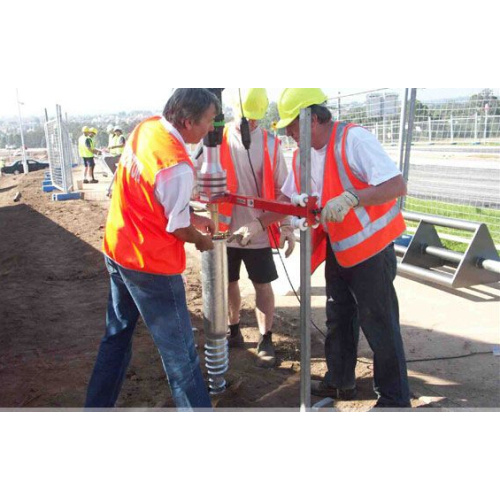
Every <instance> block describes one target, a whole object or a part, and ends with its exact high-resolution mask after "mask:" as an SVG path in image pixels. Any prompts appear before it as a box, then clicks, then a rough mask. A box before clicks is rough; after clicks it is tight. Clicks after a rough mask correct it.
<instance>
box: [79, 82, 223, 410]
mask: <svg viewBox="0 0 500 500" xmlns="http://www.w3.org/2000/svg"><path fill="white" fill-rule="evenodd" d="M219 110H220V102H219V100H218V99H217V97H215V95H214V94H212V93H210V92H209V91H208V90H206V89H201V88H198V89H176V90H175V92H174V93H173V95H172V96H171V98H170V99H169V100H168V102H167V105H166V106H165V109H164V112H163V116H153V117H151V118H148V119H146V120H144V121H142V122H141V123H140V124H139V125H137V127H136V128H135V129H134V131H133V132H132V134H131V135H130V137H129V140H128V141H127V143H126V145H125V148H124V151H123V154H122V156H121V159H120V163H119V164H118V169H117V171H116V177H115V186H114V189H113V197H112V199H111V206H110V210H109V214H108V220H107V223H106V231H105V236H104V244H103V250H104V254H105V262H106V267H107V269H108V272H109V275H110V282H111V291H110V295H109V301H108V312H107V317H106V333H105V335H104V338H103V339H102V342H101V345H100V348H99V353H98V356H97V361H96V364H95V367H94V371H93V374H92V377H91V380H90V383H89V387H88V391H87V399H86V402H85V406H86V407H87V408H109V407H113V406H115V404H116V401H117V399H118V396H119V394H120V389H121V387H122V384H123V381H124V379H125V375H126V371H127V367H128V365H129V363H130V359H131V355H132V337H133V333H134V328H135V326H136V323H137V320H138V318H139V315H141V316H142V318H143V320H144V322H145V324H146V326H147V328H148V330H149V332H150V334H151V336H152V338H153V341H154V343H155V344H156V347H157V348H158V351H159V353H160V356H161V359H162V363H163V367H164V369H165V373H166V375H167V378H168V382H169V384H170V388H171V391H172V396H173V398H174V402H175V404H176V406H177V408H179V409H182V410H193V409H207V408H211V402H210V398H209V394H208V390H207V387H206V384H205V382H204V380H203V376H202V373H201V368H200V360H199V358H198V355H197V352H196V349H195V345H194V338H193V331H192V328H191V322H190V320H189V312H188V308H187V304H186V296H185V290H184V283H183V279H182V273H183V272H184V271H185V269H186V253H185V250H184V244H185V243H186V242H187V243H193V244H194V245H195V246H196V248H197V250H199V251H200V252H204V251H209V250H213V247H214V245H213V241H212V236H213V234H214V231H215V224H214V223H213V221H211V220H210V219H208V218H206V217H202V216H199V215H197V214H194V213H191V211H190V208H189V201H190V198H191V194H192V189H193V183H194V179H195V170H194V166H193V163H192V161H191V158H190V155H189V152H188V150H187V148H186V144H197V143H198V142H199V141H200V140H201V139H203V137H205V135H206V134H207V133H208V132H211V131H213V130H214V118H215V116H216V115H217V114H218V112H219Z"/></svg>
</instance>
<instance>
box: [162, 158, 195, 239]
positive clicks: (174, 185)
mask: <svg viewBox="0 0 500 500" xmlns="http://www.w3.org/2000/svg"><path fill="white" fill-rule="evenodd" d="M193 182H194V175H193V170H192V169H191V167H190V166H189V165H188V164H187V163H179V165H176V166H175V167H171V168H166V169H163V170H160V172H158V174H157V175H156V180H155V196H156V199H157V200H158V202H159V203H161V205H162V206H163V209H164V211H165V217H166V218H167V219H168V224H167V227H166V228H165V229H166V231H167V233H173V232H174V231H176V230H177V229H183V228H186V227H189V226H190V225H191V213H190V211H189V202H190V200H191V193H192V190H193Z"/></svg>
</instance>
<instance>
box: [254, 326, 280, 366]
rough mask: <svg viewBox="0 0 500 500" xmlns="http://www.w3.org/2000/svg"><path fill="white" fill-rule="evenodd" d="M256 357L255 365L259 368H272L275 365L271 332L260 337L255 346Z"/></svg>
mask: <svg viewBox="0 0 500 500" xmlns="http://www.w3.org/2000/svg"><path fill="white" fill-rule="evenodd" d="M257 356H258V357H259V361H258V362H257V364H258V366H260V367H261V368H273V367H274V365H275V364H276V353H275V352H274V345H273V334H272V333H271V332H267V333H266V334H265V335H261V336H260V341H259V343H258V345H257Z"/></svg>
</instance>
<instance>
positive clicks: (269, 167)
mask: <svg viewBox="0 0 500 500" xmlns="http://www.w3.org/2000/svg"><path fill="white" fill-rule="evenodd" d="M262 133H263V145H264V154H263V161H264V165H263V175H264V178H263V183H262V193H261V196H262V197H263V198H264V199H266V200H271V201H274V200H276V192H275V184H274V172H275V170H276V165H277V163H278V152H279V144H280V141H279V139H278V138H277V137H275V136H274V135H272V134H268V133H267V130H262ZM228 134H229V129H228V128H227V127H226V129H225V130H224V138H223V140H222V144H221V147H220V162H221V165H222V168H223V169H224V170H225V171H226V173H227V189H228V191H229V192H230V193H233V194H236V193H237V192H238V179H237V178H236V171H235V168H234V163H233V159H232V157H231V148H230V146H229V137H228ZM270 151H272V152H273V160H272V162H271V155H270ZM241 194H244V193H241ZM233 208H234V207H233V205H231V204H229V203H221V204H220V205H219V229H220V230H221V231H223V232H225V231H229V227H230V225H231V220H232V214H233ZM267 234H268V236H269V243H270V245H271V247H272V248H277V247H278V246H279V242H280V230H279V226H278V224H271V225H270V226H269V227H268V228H267Z"/></svg>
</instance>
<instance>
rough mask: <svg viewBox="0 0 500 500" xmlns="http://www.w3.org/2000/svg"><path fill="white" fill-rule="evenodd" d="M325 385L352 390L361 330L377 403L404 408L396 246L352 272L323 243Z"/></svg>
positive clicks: (405, 383)
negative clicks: (368, 352)
mask: <svg viewBox="0 0 500 500" xmlns="http://www.w3.org/2000/svg"><path fill="white" fill-rule="evenodd" d="M327 247H328V249H327V258H326V269H325V278H326V296H327V304H326V317H327V327H328V334H327V338H326V343H325V355H326V362H327V366H328V372H327V374H326V376H325V382H326V383H327V384H328V385H330V386H333V387H336V388H337V389H344V390H346V389H353V388H354V387H355V386H356V375H355V370H356V362H357V355H358V341H359V327H360V326H361V328H362V329H363V333H364V335H365V337H366V339H367V341H368V343H369V345H370V348H371V349H372V351H373V354H374V362H373V371H374V388H375V392H376V393H377V395H378V397H379V401H378V403H379V405H381V406H387V407H403V408H405V407H408V406H409V405H410V389H409V386H408V373H407V368H406V358H405V353H404V347H403V340H402V338H401V330H400V325H399V305H398V298H397V296H396V290H395V289H394V284H393V281H394V279H395V277H396V273H397V261H396V254H395V252H394V245H391V246H389V247H388V248H386V249H385V250H383V251H382V252H380V253H379V254H377V255H375V256H374V257H372V258H371V259H369V260H367V261H365V262H362V263H361V264H358V265H357V266H354V267H352V268H343V267H341V266H340V265H339V264H338V262H337V259H336V258H335V255H334V253H333V251H332V248H331V245H330V244H329V242H327Z"/></svg>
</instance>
